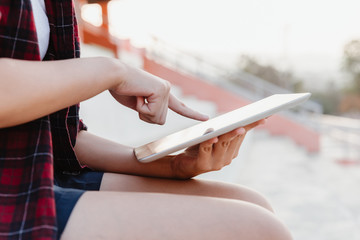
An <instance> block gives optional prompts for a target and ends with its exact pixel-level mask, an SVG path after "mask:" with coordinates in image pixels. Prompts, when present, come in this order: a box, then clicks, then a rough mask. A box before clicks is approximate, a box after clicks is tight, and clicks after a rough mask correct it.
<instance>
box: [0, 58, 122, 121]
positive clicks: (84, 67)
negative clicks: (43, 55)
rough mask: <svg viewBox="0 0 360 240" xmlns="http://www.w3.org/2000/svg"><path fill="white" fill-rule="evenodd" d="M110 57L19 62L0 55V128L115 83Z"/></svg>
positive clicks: (87, 95)
mask: <svg viewBox="0 0 360 240" xmlns="http://www.w3.org/2000/svg"><path fill="white" fill-rule="evenodd" d="M115 65H116V64H114V63H113V62H112V60H111V59H106V58H84V59H71V60H61V61H48V62H37V61H23V60H14V59H4V58H2V59H1V58H0V128H1V127H9V126H14V125H17V124H21V123H24V122H28V121H31V120H33V119H36V118H39V117H42V116H45V115H47V114H50V113H52V112H55V111H57V110H60V109H62V108H64V107H67V106H71V105H73V104H76V103H78V102H80V101H83V100H86V99H88V98H90V97H93V96H95V95H97V94H98V93H100V92H102V91H104V90H106V89H108V88H110V87H111V86H113V85H114V83H115V77H114V76H115V73H114V72H115V71H118V68H119V65H117V66H115Z"/></svg>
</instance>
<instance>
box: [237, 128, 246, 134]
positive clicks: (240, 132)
mask: <svg viewBox="0 0 360 240" xmlns="http://www.w3.org/2000/svg"><path fill="white" fill-rule="evenodd" d="M245 132H246V131H245V128H240V129H239V131H238V133H239V134H240V135H243V134H245Z"/></svg>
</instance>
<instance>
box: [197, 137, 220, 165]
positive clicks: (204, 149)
mask: <svg viewBox="0 0 360 240" xmlns="http://www.w3.org/2000/svg"><path fill="white" fill-rule="evenodd" d="M217 141H218V138H212V139H210V140H207V141H205V142H202V143H200V144H199V153H198V160H197V165H198V168H199V169H202V171H210V170H212V169H213V168H212V152H213V145H214V144H215V143H216V142H217Z"/></svg>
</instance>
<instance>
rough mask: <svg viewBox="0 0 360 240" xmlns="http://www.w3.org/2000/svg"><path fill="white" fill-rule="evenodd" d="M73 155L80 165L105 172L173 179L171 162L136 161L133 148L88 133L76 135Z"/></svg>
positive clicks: (163, 160) (165, 159) (164, 160)
mask: <svg viewBox="0 0 360 240" xmlns="http://www.w3.org/2000/svg"><path fill="white" fill-rule="evenodd" d="M75 153H76V155H77V157H78V160H79V161H80V163H81V164H83V165H87V166H88V167H90V168H93V169H96V170H101V171H105V172H116V173H123V174H132V175H140V176H152V177H163V178H173V177H174V176H173V171H172V169H171V160H170V159H167V158H170V157H167V158H164V159H161V160H158V161H154V162H151V163H140V162H138V161H137V159H136V157H135V155H134V152H133V148H131V147H128V146H124V145H121V144H118V143H116V142H112V141H109V140H106V139H103V138H101V137H98V136H95V135H93V134H91V133H89V132H86V131H81V132H80V133H79V134H78V137H77V140H76V145H75Z"/></svg>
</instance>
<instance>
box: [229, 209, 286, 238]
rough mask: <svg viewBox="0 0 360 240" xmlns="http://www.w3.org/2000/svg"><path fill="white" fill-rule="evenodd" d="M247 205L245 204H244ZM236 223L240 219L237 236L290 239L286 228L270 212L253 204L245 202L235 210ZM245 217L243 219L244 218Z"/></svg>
mask: <svg viewBox="0 0 360 240" xmlns="http://www.w3.org/2000/svg"><path fill="white" fill-rule="evenodd" d="M246 205H247V206H246ZM234 215H237V221H236V220H235V221H236V222H237V223H239V222H241V221H242V220H243V221H242V222H241V223H242V224H241V225H242V227H240V228H238V232H237V233H236V234H237V235H238V236H247V237H244V239H252V240H260V239H261V240H292V239H293V238H292V236H291V234H290V231H289V230H288V228H287V227H286V226H285V225H284V224H283V223H282V222H281V221H280V220H279V219H278V218H277V217H276V216H275V215H274V214H273V213H271V212H269V211H267V210H265V209H264V208H261V207H258V206H255V205H253V204H245V207H244V208H241V209H239V211H237V212H236V211H235V214H234ZM244 219H245V220H244Z"/></svg>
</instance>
